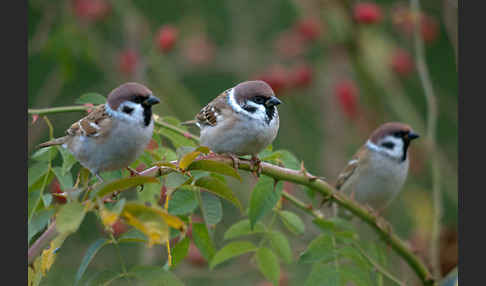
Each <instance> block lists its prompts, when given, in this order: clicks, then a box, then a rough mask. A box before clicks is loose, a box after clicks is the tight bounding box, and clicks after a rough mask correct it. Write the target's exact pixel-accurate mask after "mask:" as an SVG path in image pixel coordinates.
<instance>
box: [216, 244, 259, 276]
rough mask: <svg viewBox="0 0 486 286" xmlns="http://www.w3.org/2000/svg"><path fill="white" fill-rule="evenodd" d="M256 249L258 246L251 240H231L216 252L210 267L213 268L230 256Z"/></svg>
mask: <svg viewBox="0 0 486 286" xmlns="http://www.w3.org/2000/svg"><path fill="white" fill-rule="evenodd" d="M256 250H257V247H256V246H255V245H253V243H251V242H249V241H235V242H230V243H228V244H226V245H225V246H223V248H221V249H220V250H218V252H216V254H215V255H214V258H213V259H212V260H211V263H210V265H209V268H210V269H213V268H214V267H215V266H216V265H218V264H221V263H223V262H225V261H226V260H228V259H230V258H233V257H236V256H240V255H243V254H245V253H248V252H252V251H256Z"/></svg>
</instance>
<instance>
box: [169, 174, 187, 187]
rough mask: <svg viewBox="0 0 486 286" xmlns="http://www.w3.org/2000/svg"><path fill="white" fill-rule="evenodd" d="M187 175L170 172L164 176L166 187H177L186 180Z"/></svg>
mask: <svg viewBox="0 0 486 286" xmlns="http://www.w3.org/2000/svg"><path fill="white" fill-rule="evenodd" d="M187 180H188V177H186V176H185V175H183V174H181V173H170V174H168V175H167V176H165V185H166V187H167V188H177V187H180V186H181V185H182V184H184V183H185V182H187Z"/></svg>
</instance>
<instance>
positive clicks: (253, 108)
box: [243, 104, 257, 113]
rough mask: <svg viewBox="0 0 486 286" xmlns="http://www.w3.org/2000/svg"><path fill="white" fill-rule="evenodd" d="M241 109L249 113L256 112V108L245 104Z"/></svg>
mask: <svg viewBox="0 0 486 286" xmlns="http://www.w3.org/2000/svg"><path fill="white" fill-rule="evenodd" d="M243 109H244V110H246V111H248V112H250V113H254V112H255V111H256V110H257V109H256V107H254V106H251V105H246V104H245V105H244V106H243Z"/></svg>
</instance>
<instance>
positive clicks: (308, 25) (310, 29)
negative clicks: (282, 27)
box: [297, 18, 321, 41]
mask: <svg viewBox="0 0 486 286" xmlns="http://www.w3.org/2000/svg"><path fill="white" fill-rule="evenodd" d="M297 31H298V32H299V34H300V35H301V36H302V37H303V38H304V39H305V40H308V41H314V40H316V39H317V38H319V35H320V33H321V24H320V23H319V21H318V20H317V19H312V18H308V19H302V20H300V21H299V22H298V23H297Z"/></svg>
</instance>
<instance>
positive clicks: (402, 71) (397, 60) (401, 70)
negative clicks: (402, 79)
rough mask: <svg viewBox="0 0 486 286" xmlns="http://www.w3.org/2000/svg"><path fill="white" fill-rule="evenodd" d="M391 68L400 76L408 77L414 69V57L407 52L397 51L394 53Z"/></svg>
mask: <svg viewBox="0 0 486 286" xmlns="http://www.w3.org/2000/svg"><path fill="white" fill-rule="evenodd" d="M391 67H392V69H393V71H394V72H396V73H397V74H398V75H401V76H407V75H409V74H410V73H411V72H412V70H413V68H414V65H413V61H412V57H411V56H410V54H409V53H408V52H407V51H405V50H402V49H397V50H396V51H394V52H393V55H392V60H391Z"/></svg>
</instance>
